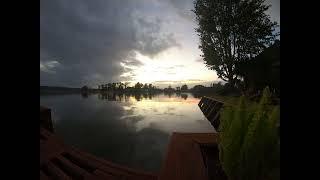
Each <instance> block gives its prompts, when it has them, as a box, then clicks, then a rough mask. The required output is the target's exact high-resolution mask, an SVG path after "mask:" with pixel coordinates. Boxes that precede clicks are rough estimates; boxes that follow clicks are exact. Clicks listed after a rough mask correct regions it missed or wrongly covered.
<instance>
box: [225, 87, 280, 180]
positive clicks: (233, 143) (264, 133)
mask: <svg viewBox="0 0 320 180" xmlns="http://www.w3.org/2000/svg"><path fill="white" fill-rule="evenodd" d="M270 97H271V93H270V91H269V88H265V89H264V91H263V96H262V98H261V100H260V102H259V104H255V103H254V104H250V105H249V103H248V102H247V101H246V100H245V98H244V97H241V99H240V102H239V104H238V105H237V106H229V107H225V108H224V110H223V112H222V114H221V124H220V127H219V130H220V142H219V152H220V154H219V156H220V162H221V165H222V167H223V169H224V171H225V173H226V174H227V175H228V177H229V179H231V180H233V179H237V180H242V179H246V180H253V179H278V178H279V170H280V168H279V165H280V161H279V159H280V139H279V137H278V133H277V125H278V123H279V121H280V108H279V106H275V107H274V106H271V105H270Z"/></svg>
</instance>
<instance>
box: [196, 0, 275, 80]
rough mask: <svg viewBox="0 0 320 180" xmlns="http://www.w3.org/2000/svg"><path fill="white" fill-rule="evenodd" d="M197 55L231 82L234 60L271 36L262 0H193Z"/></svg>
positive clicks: (253, 52)
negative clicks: (199, 53) (196, 24)
mask: <svg viewBox="0 0 320 180" xmlns="http://www.w3.org/2000/svg"><path fill="white" fill-rule="evenodd" d="M194 7H195V10H194V13H195V14H196V19H197V22H198V24H199V27H198V28H197V29H196V31H197V32H198V35H199V36H200V46H199V47H200V49H201V51H202V53H203V55H201V56H202V57H203V60H204V62H205V64H206V66H207V67H208V68H209V69H212V70H214V71H216V72H217V75H218V77H219V78H221V79H222V80H224V81H227V82H229V83H230V85H231V86H234V84H235V82H236V81H237V78H238V74H236V73H235V71H236V66H235V64H236V62H239V61H248V60H250V59H251V58H252V57H254V56H256V55H258V54H259V53H260V52H261V51H262V50H263V49H264V48H265V47H267V46H268V45H270V43H272V41H273V40H274V39H275V37H276V35H275V34H273V31H274V28H275V27H276V23H275V22H271V21H270V19H269V16H268V15H267V14H266V13H265V12H266V10H268V9H269V7H270V6H269V5H265V0H196V1H195V2H194Z"/></svg>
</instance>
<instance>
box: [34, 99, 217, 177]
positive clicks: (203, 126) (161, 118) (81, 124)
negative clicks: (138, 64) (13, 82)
mask: <svg viewBox="0 0 320 180" xmlns="http://www.w3.org/2000/svg"><path fill="white" fill-rule="evenodd" d="M199 101H200V99H199V98H198V97H197V98H195V97H194V96H193V95H192V94H189V93H185V94H169V95H168V94H163V93H162V94H157V95H147V94H146V95H141V94H135V95H125V94H121V95H116V94H108V95H102V94H92V95H89V96H81V95H80V94H71V95H42V96H40V105H43V106H46V107H49V108H50V109H51V111H52V118H53V121H54V128H55V133H56V134H58V135H59V136H60V137H62V138H63V139H64V141H65V142H66V143H67V144H70V145H72V146H74V147H77V148H80V149H82V150H85V151H87V152H89V153H92V154H94V155H96V156H99V157H102V158H105V159H107V160H110V161H113V162H115V163H118V164H121V165H125V166H128V167H132V168H137V169H142V170H146V171H152V172H159V170H160V168H161V164H162V161H163V158H164V156H165V153H166V148H167V144H168V143H169V138H170V135H171V133H172V132H215V129H214V128H213V127H212V126H211V125H210V123H209V122H208V121H207V120H206V118H205V117H204V116H203V114H202V112H201V111H200V109H199V107H198V105H197V104H198V102H199Z"/></svg>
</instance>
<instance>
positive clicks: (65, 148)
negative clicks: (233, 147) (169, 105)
mask: <svg viewBox="0 0 320 180" xmlns="http://www.w3.org/2000/svg"><path fill="white" fill-rule="evenodd" d="M41 112H42V113H44V114H45V115H41ZM48 113H49V114H48ZM41 117H46V118H50V120H51V115H50V111H47V110H45V109H43V108H40V118H41ZM51 130H52V131H51ZM217 140H218V135H217V134H214V133H173V135H172V136H171V139H170V143H169V145H168V146H167V147H168V149H167V154H166V158H165V159H164V162H163V165H162V169H161V171H160V173H159V174H154V173H149V172H144V171H141V170H136V169H131V168H128V167H125V166H121V165H118V164H114V163H112V162H110V161H107V160H105V159H102V158H98V157H95V156H93V155H91V154H88V153H86V152H83V151H81V150H79V149H77V148H74V147H71V146H69V145H66V144H64V142H63V140H62V139H60V138H59V137H58V136H57V135H55V134H54V133H53V126H52V123H50V122H49V121H47V120H43V119H42V120H41V119H40V179H45V180H46V179H83V180H86V179H100V180H109V179H110V180H114V179H121V180H156V179H158V180H211V179H223V178H221V177H223V175H221V171H220V170H219V169H220V167H217V164H219V163H218V161H219V156H218V148H217Z"/></svg>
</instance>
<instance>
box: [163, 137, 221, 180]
mask: <svg viewBox="0 0 320 180" xmlns="http://www.w3.org/2000/svg"><path fill="white" fill-rule="evenodd" d="M216 140H217V135H216V134H213V133H173V134H172V136H171V139H170V143H169V146H168V150H167V156H166V158H165V161H164V163H163V168H162V171H161V173H160V175H159V179H160V180H173V179H175V180H193V179H200V180H207V179H208V175H207V172H206V167H205V164H204V161H203V157H202V153H201V149H200V144H202V143H205V144H208V143H216Z"/></svg>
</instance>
